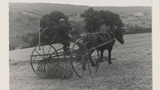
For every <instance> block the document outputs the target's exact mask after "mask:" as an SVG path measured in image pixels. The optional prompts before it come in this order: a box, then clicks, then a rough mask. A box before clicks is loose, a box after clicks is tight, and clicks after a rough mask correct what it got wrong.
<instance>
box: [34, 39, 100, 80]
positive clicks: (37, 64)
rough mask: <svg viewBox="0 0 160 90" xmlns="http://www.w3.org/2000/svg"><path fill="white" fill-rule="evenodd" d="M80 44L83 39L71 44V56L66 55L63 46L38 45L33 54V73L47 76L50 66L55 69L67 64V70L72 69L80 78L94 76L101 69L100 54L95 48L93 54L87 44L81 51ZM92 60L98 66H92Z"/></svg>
mask: <svg viewBox="0 0 160 90" xmlns="http://www.w3.org/2000/svg"><path fill="white" fill-rule="evenodd" d="M78 42H79V43H82V42H83V39H82V38H81V39H78V40H77V41H76V42H75V43H71V44H70V54H69V55H68V54H67V55H66V54H65V53H64V51H63V48H62V46H63V45H61V44H52V43H51V44H44V43H41V44H39V45H37V46H36V47H35V48H34V50H33V52H32V54H31V67H32V69H33V71H34V72H35V73H36V74H37V75H38V76H40V77H41V76H42V74H43V75H47V73H48V68H49V66H50V65H53V66H54V68H61V66H62V65H61V64H62V63H63V64H64V63H65V64H64V65H63V67H64V66H66V63H67V65H70V66H66V67H65V68H72V71H74V72H75V74H76V75H77V76H78V77H83V76H84V75H92V73H93V72H94V73H95V72H97V70H98V68H99V62H98V61H99V52H98V51H97V50H95V49H96V48H94V52H92V53H91V51H93V48H92V49H90V50H89V49H87V48H86V45H85V44H84V45H83V49H82V48H81V49H80V47H79V46H78V45H77V43H78ZM90 59H92V61H94V62H95V63H96V66H91V63H90ZM66 70H67V69H66ZM55 72H56V71H55ZM53 73H54V72H53ZM44 77H46V76H44Z"/></svg>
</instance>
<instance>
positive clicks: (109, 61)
mask: <svg viewBox="0 0 160 90" xmlns="http://www.w3.org/2000/svg"><path fill="white" fill-rule="evenodd" d="M111 52H112V49H109V50H108V64H112V62H111Z"/></svg>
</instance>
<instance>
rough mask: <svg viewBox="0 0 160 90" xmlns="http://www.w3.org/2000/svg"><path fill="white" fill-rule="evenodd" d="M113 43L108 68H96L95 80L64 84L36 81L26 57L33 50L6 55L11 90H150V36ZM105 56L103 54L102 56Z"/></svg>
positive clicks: (140, 36) (104, 66) (102, 66)
mask: <svg viewBox="0 0 160 90" xmlns="http://www.w3.org/2000/svg"><path fill="white" fill-rule="evenodd" d="M124 39H125V44H124V45H121V44H119V43H118V42H117V43H116V46H117V47H114V49H113V52H112V58H116V60H113V64H112V65H108V64H107V62H104V63H101V64H100V69H99V71H98V73H97V74H96V76H95V77H93V78H91V77H90V76H88V77H85V78H82V79H79V78H76V77H73V78H71V79H68V80H55V79H53V80H52V79H39V78H38V77H37V76H36V75H35V74H34V72H33V71H32V69H31V67H30V64H29V62H28V61H29V59H30V58H29V56H30V54H31V51H32V50H33V48H30V49H23V50H15V51H10V59H11V61H10V88H11V90H21V89H22V88H23V90H151V89H152V49H151V33H146V34H134V35H132V34H130V35H126V36H124ZM105 53H106V54H107V52H105Z"/></svg>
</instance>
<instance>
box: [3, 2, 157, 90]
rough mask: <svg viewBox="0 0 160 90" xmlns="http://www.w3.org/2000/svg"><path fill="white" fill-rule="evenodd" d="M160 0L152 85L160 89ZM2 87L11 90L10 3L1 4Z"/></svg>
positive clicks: (154, 5)
mask: <svg viewBox="0 0 160 90" xmlns="http://www.w3.org/2000/svg"><path fill="white" fill-rule="evenodd" d="M159 10H160V1H159V0H152V81H153V84H152V87H153V90H160V85H159V83H160V18H159V16H160V11H159ZM0 11H1V15H0V18H1V19H0V20H1V21H0V26H1V28H0V29H1V30H0V31H1V32H0V42H1V44H0V50H1V53H0V78H1V81H0V89H1V90H9V37H8V36H9V3H8V1H7V0H3V1H2V0H1V5H0Z"/></svg>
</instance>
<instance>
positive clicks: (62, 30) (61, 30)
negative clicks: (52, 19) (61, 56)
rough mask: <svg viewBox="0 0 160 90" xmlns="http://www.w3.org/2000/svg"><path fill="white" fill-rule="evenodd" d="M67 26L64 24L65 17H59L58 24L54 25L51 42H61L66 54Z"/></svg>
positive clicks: (68, 42)
mask: <svg viewBox="0 0 160 90" xmlns="http://www.w3.org/2000/svg"><path fill="white" fill-rule="evenodd" d="M68 31H69V27H68V26H67V25H66V22H65V19H59V25H57V26H56V27H55V31H54V37H53V40H52V41H53V43H61V44H63V49H64V52H65V53H66V54H68V52H69V45H70V35H69V34H68Z"/></svg>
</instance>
